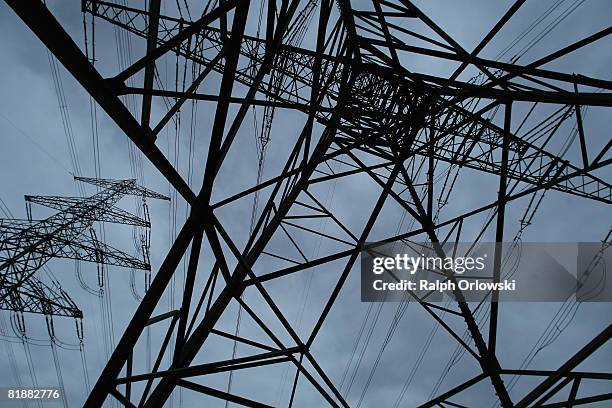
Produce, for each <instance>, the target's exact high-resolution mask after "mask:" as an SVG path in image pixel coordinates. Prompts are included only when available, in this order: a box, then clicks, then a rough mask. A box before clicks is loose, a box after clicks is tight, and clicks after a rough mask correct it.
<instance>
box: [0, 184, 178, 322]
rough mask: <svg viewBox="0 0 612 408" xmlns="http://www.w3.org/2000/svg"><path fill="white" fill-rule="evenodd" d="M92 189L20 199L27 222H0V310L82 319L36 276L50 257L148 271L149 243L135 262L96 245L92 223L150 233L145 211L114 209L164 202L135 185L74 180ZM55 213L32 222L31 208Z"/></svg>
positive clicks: (62, 296)
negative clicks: (126, 203)
mask: <svg viewBox="0 0 612 408" xmlns="http://www.w3.org/2000/svg"><path fill="white" fill-rule="evenodd" d="M75 179H76V180H78V181H82V182H85V183H89V184H93V185H96V186H98V187H99V188H100V191H99V192H98V193H97V194H95V195H93V196H90V197H85V198H80V197H59V196H25V200H26V203H27V204H28V219H27V220H19V219H0V309H5V310H12V311H15V312H21V313H23V312H30V313H39V314H45V315H54V316H72V317H82V312H81V310H80V309H79V308H78V307H77V305H76V303H75V302H74V301H73V300H72V299H71V298H70V296H69V295H68V294H67V293H66V292H65V291H63V290H62V289H61V287H57V288H52V287H51V286H49V285H46V284H45V283H43V282H41V281H40V280H39V279H38V278H37V276H36V272H37V271H38V270H39V269H41V268H42V267H43V266H44V265H45V264H46V263H47V262H48V261H49V260H50V259H51V258H69V259H76V260H80V261H89V262H96V263H98V264H99V265H100V266H101V267H102V266H103V265H115V266H122V267H127V268H134V269H142V270H150V269H151V266H150V264H149V256H148V253H149V252H148V246H149V242H148V239H147V240H145V242H143V244H142V245H143V248H142V253H143V259H142V260H141V259H138V258H135V257H133V256H131V255H128V254H127V253H125V252H123V251H120V250H118V249H116V248H113V247H111V246H109V245H107V244H105V243H103V242H101V241H99V240H98V238H97V236H96V233H95V230H94V229H93V228H92V225H93V224H94V222H96V221H102V222H114V223H119V224H127V225H135V226H140V227H144V228H150V226H151V223H150V221H149V216H148V211H147V209H146V205H145V206H144V210H145V211H144V218H140V217H137V216H135V215H133V214H130V213H129V212H127V211H124V210H122V209H120V208H118V207H116V206H115V204H116V203H117V202H118V201H119V200H120V199H121V198H122V197H123V196H125V195H136V196H141V197H143V198H157V199H161V200H169V198H168V197H166V196H164V195H162V194H158V193H156V192H154V191H151V190H149V189H146V188H144V187H141V186H139V185H137V184H136V181H135V180H107V179H93V178H84V177H75ZM32 203H34V204H39V205H42V206H45V207H49V208H52V209H55V210H58V212H57V213H55V214H54V215H52V216H50V217H48V218H45V219H42V220H33V219H32V215H31V210H30V208H31V207H30V206H31V204H32Z"/></svg>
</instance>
